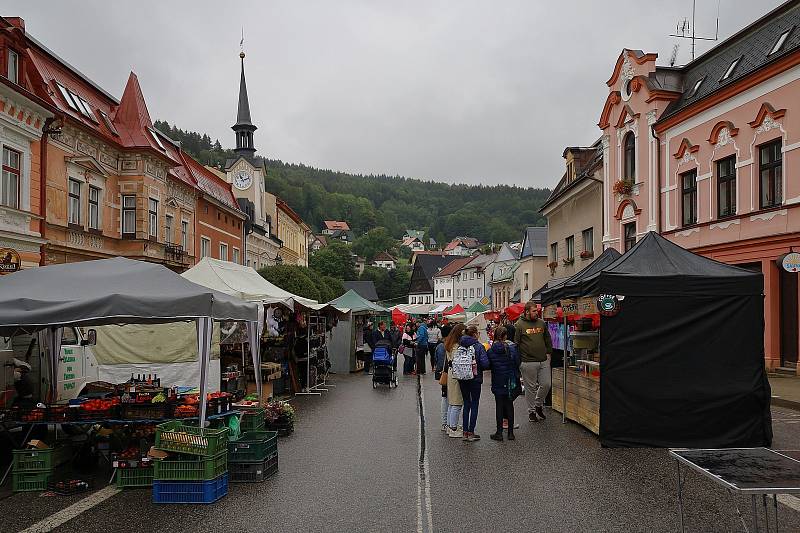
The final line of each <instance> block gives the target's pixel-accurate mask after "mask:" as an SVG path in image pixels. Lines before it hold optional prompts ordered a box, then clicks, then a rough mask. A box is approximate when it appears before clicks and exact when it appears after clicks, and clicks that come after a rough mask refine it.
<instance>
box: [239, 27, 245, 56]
mask: <svg viewBox="0 0 800 533" xmlns="http://www.w3.org/2000/svg"><path fill="white" fill-rule="evenodd" d="M239 52H241V53H244V26H242V40H241V41H239Z"/></svg>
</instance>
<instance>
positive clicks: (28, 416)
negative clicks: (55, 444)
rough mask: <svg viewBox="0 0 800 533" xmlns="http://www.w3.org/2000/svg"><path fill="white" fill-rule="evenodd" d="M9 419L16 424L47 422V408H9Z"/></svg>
mask: <svg viewBox="0 0 800 533" xmlns="http://www.w3.org/2000/svg"><path fill="white" fill-rule="evenodd" d="M10 417H11V419H12V420H16V421H17V422H45V421H46V420H47V408H45V407H32V408H29V409H23V408H20V407H16V406H15V407H12V408H11V411H10Z"/></svg>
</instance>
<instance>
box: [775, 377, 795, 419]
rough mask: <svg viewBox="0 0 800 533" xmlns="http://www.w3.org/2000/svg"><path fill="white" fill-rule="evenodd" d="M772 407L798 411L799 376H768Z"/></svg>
mask: <svg viewBox="0 0 800 533" xmlns="http://www.w3.org/2000/svg"><path fill="white" fill-rule="evenodd" d="M769 384H770V386H771V387H772V405H777V406H780V407H788V408H789V409H795V410H797V411H800V376H783V375H780V374H769Z"/></svg>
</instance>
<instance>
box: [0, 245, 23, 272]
mask: <svg viewBox="0 0 800 533" xmlns="http://www.w3.org/2000/svg"><path fill="white" fill-rule="evenodd" d="M21 264H22V263H21V262H20V259H19V253H18V252H17V251H16V250H14V249H13V248H0V274H10V273H12V272H16V271H17V270H19V269H20V266H21Z"/></svg>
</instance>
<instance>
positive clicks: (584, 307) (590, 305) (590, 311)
mask: <svg viewBox="0 0 800 533" xmlns="http://www.w3.org/2000/svg"><path fill="white" fill-rule="evenodd" d="M561 308H562V309H563V310H564V314H565V315H567V316H579V315H594V314H596V313H597V304H596V303H595V300H594V298H578V299H577V300H575V299H564V300H561Z"/></svg>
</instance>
